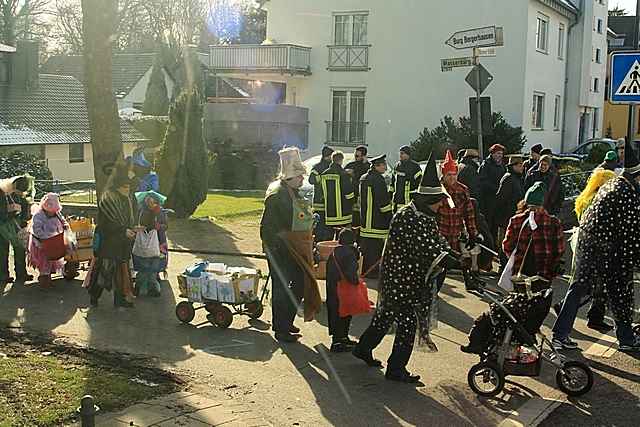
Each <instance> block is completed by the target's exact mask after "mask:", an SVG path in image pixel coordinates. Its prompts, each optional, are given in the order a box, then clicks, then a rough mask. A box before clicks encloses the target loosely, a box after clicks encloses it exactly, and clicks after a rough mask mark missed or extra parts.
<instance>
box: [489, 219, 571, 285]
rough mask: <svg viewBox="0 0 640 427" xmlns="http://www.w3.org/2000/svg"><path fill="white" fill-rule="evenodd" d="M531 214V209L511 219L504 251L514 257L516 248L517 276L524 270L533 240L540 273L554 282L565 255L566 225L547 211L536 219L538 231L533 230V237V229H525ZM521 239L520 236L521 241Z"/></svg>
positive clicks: (538, 272) (503, 247)
mask: <svg viewBox="0 0 640 427" xmlns="http://www.w3.org/2000/svg"><path fill="white" fill-rule="evenodd" d="M529 212H531V210H527V211H525V212H524V213H521V214H517V215H515V216H513V217H512V218H511V221H509V226H508V227H507V232H506V234H505V237H504V241H503V242H502V250H503V251H504V253H505V254H506V255H507V256H511V254H512V253H513V251H514V249H515V250H516V256H515V260H514V261H515V262H514V265H513V270H512V274H513V275H514V276H515V275H516V274H518V272H519V271H520V266H521V265H522V262H523V260H524V256H525V253H526V251H527V246H528V244H529V240H531V239H533V240H532V241H531V247H530V248H529V250H533V251H534V256H535V261H536V269H537V274H538V275H540V276H542V277H544V278H545V279H547V280H553V278H554V277H555V276H556V275H557V268H558V264H559V262H560V259H561V258H562V255H563V254H564V245H565V243H564V235H563V230H562V224H561V223H560V220H559V219H558V218H556V217H555V216H553V215H549V214H548V213H547V212H546V211H538V212H536V213H535V217H534V218H535V221H536V224H538V228H536V230H535V231H533V238H532V237H531V234H532V231H531V227H530V226H529V225H528V224H527V225H526V226H525V227H524V229H523V224H524V222H525V220H526V219H527V218H528V217H529ZM520 230H522V234H520ZM518 236H519V237H520V238H519V240H518Z"/></svg>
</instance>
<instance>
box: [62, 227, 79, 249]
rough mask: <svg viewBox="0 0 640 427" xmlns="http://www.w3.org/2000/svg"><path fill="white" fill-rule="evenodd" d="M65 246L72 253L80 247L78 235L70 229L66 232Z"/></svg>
mask: <svg viewBox="0 0 640 427" xmlns="http://www.w3.org/2000/svg"><path fill="white" fill-rule="evenodd" d="M64 244H65V245H66V246H67V247H68V248H69V249H70V250H71V251H75V250H76V248H77V247H78V239H77V238H76V233H74V232H73V231H72V230H71V229H70V228H67V229H65V230H64Z"/></svg>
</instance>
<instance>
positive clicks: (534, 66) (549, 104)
mask: <svg viewBox="0 0 640 427" xmlns="http://www.w3.org/2000/svg"><path fill="white" fill-rule="evenodd" d="M528 3H529V7H528V18H527V26H526V29H527V31H526V32H527V46H526V48H525V50H526V64H525V84H524V86H525V89H524V93H523V97H524V106H525V107H524V109H523V112H522V119H521V123H522V127H523V130H524V131H525V134H526V136H527V144H526V146H525V151H526V148H528V147H531V146H533V145H535V144H538V143H540V144H542V145H544V146H545V147H548V148H551V149H552V150H553V151H554V152H559V151H560V146H561V138H562V132H561V129H562V108H563V106H564V104H563V99H564V86H565V76H566V72H565V67H566V61H567V31H568V29H569V20H568V19H567V18H566V17H564V16H563V15H561V14H559V13H558V12H555V11H554V10H552V9H550V8H549V7H547V6H545V5H543V4H542V3H540V2H539V1H537V0H529V2H528ZM539 16H542V17H546V18H548V22H549V27H548V31H549V34H548V48H547V51H546V52H542V51H540V50H538V49H537V48H536V46H537V36H536V35H537V25H538V17H539ZM561 24H562V25H564V29H565V31H564V49H563V52H562V54H561V55H559V52H558V50H559V49H558V48H559V46H558V40H559V37H560V32H559V30H560V25H561ZM534 92H537V93H542V94H544V96H545V108H544V113H543V128H542V130H539V129H533V121H532V120H533V112H532V111H533V95H534ZM556 96H560V101H561V103H560V111H559V113H560V120H559V125H560V126H559V127H558V128H557V129H556V128H555V127H554V113H555V98H556Z"/></svg>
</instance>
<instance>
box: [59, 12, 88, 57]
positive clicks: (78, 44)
mask: <svg viewBox="0 0 640 427" xmlns="http://www.w3.org/2000/svg"><path fill="white" fill-rule="evenodd" d="M53 15H54V17H55V24H54V30H53V38H54V39H55V44H56V47H57V49H56V50H57V51H59V52H60V53H69V54H81V53H82V48H83V43H82V7H81V6H80V2H79V1H78V0H56V2H55V5H54V10H53Z"/></svg>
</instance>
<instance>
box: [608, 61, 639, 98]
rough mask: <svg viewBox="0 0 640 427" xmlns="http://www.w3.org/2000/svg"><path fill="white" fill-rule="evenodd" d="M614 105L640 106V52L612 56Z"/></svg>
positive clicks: (611, 86) (611, 95) (611, 89)
mask: <svg viewBox="0 0 640 427" xmlns="http://www.w3.org/2000/svg"><path fill="white" fill-rule="evenodd" d="M609 90H610V93H609V101H610V102H611V103H612V104H640V52H620V53H612V54H611V85H610V89H609Z"/></svg>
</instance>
